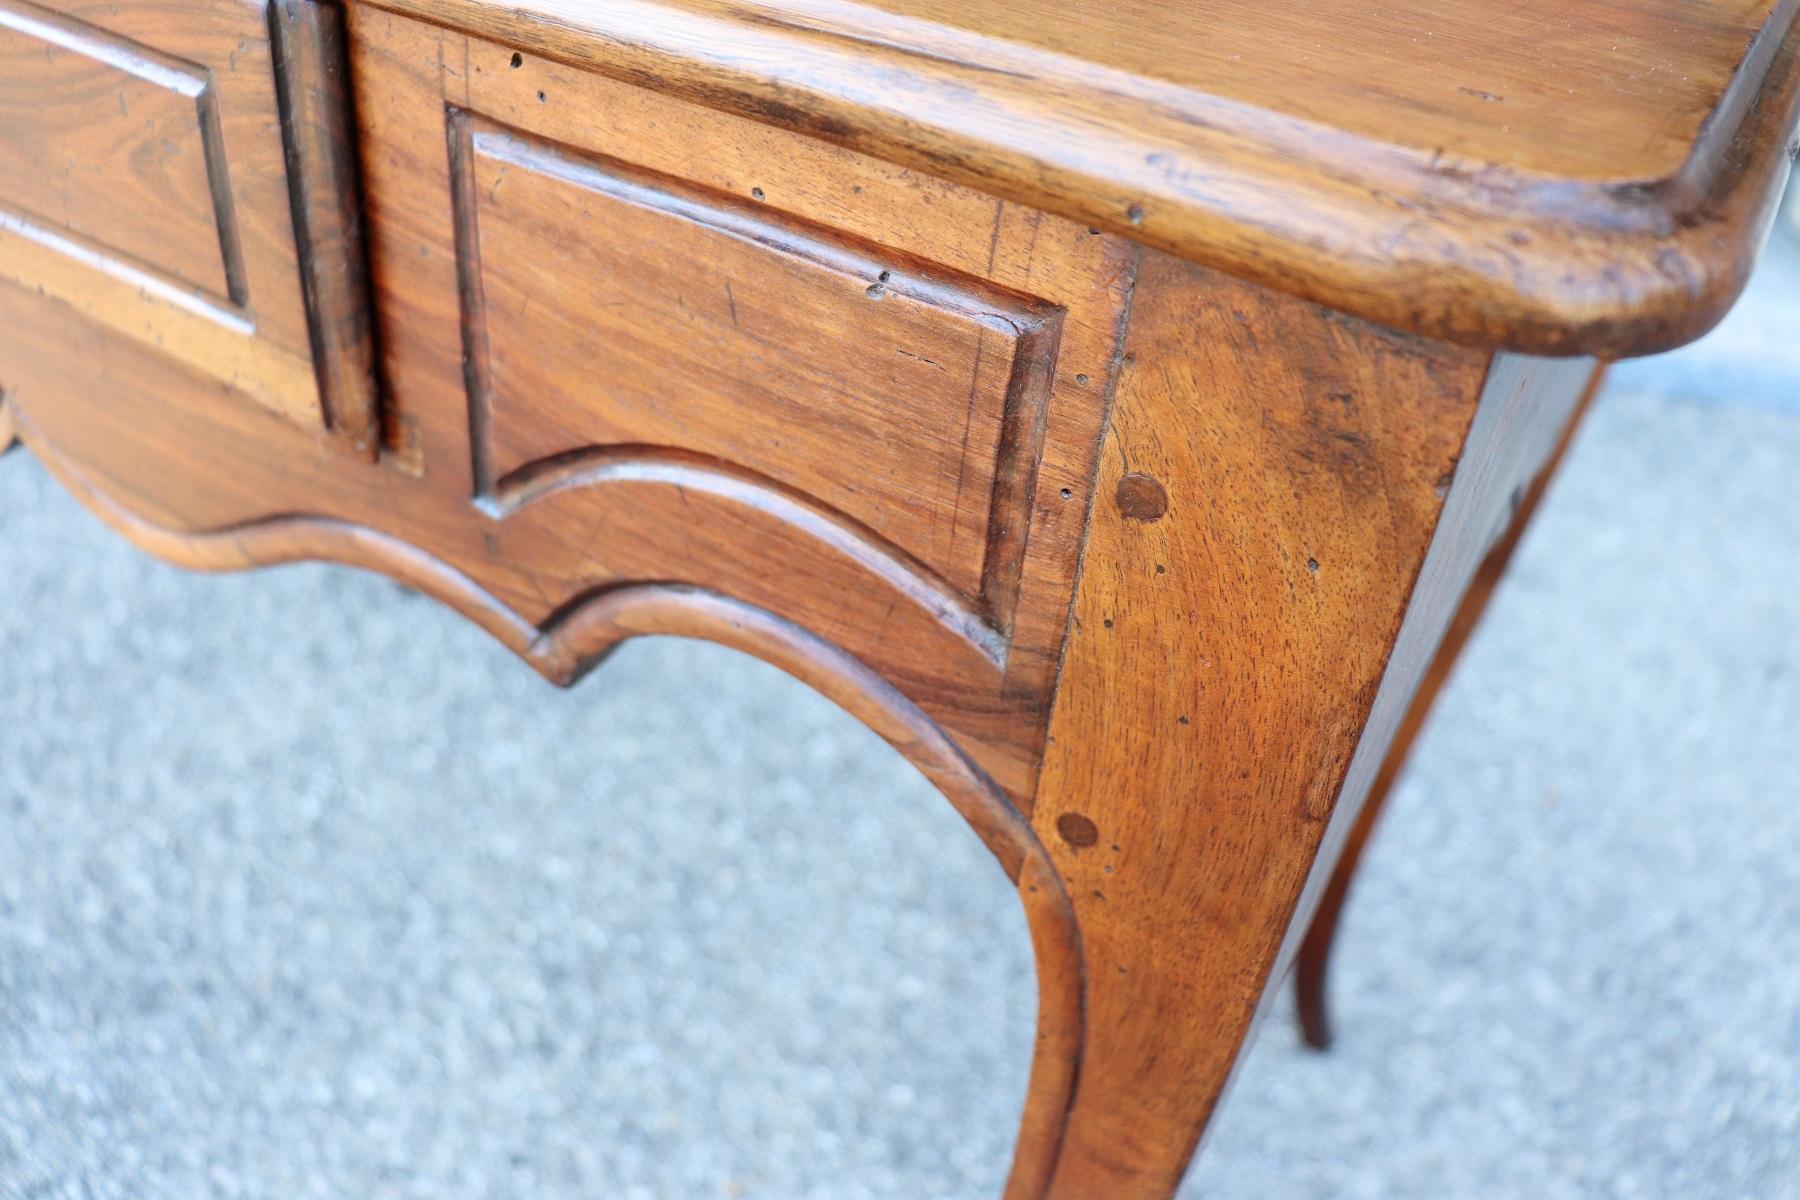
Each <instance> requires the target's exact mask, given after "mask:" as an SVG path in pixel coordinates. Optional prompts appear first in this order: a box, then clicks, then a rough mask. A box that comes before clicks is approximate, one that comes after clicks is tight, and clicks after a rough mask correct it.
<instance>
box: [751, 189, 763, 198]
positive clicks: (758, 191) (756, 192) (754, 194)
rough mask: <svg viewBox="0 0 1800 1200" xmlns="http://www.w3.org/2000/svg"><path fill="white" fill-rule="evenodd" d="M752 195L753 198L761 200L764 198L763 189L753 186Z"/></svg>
mask: <svg viewBox="0 0 1800 1200" xmlns="http://www.w3.org/2000/svg"><path fill="white" fill-rule="evenodd" d="M750 196H751V198H752V199H755V200H761V199H762V198H763V190H762V189H761V188H751V189H750Z"/></svg>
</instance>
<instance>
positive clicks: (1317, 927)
mask: <svg viewBox="0 0 1800 1200" xmlns="http://www.w3.org/2000/svg"><path fill="white" fill-rule="evenodd" d="M1604 377H1605V371H1604V370H1600V371H1596V372H1595V373H1594V376H1593V378H1592V379H1590V380H1589V381H1588V386H1587V392H1586V394H1585V395H1584V396H1583V397H1582V400H1581V403H1580V404H1578V405H1577V406H1576V409H1575V413H1574V415H1573V416H1572V417H1571V418H1570V420H1569V423H1568V426H1567V427H1566V428H1565V429H1564V430H1563V435H1562V440H1561V441H1560V442H1558V443H1557V446H1556V450H1555V451H1554V452H1553V453H1552V454H1551V456H1550V460H1549V461H1548V462H1547V463H1545V464H1544V468H1543V470H1541V471H1539V472H1538V475H1537V478H1536V479H1534V480H1532V481H1531V486H1530V487H1529V488H1527V489H1526V490H1525V493H1524V495H1523V496H1522V497H1520V499H1519V500H1518V502H1517V503H1516V505H1515V506H1514V511H1513V514H1512V518H1511V521H1510V522H1509V524H1508V525H1507V529H1506V533H1505V535H1504V536H1503V537H1501V539H1500V540H1499V541H1498V542H1496V543H1494V547H1493V549H1491V550H1489V551H1488V553H1487V557H1486V558H1484V559H1483V560H1482V562H1481V569H1480V570H1478V571H1477V572H1476V573H1475V578H1474V579H1473V580H1472V581H1471V582H1470V584H1469V588H1468V590H1467V591H1466V592H1464V593H1463V598H1462V603H1461V604H1460V605H1458V606H1457V609H1456V615H1455V616H1454V617H1452V618H1451V620H1450V628H1449V629H1447V630H1446V631H1445V632H1444V638H1443V641H1442V642H1441V643H1439V645H1438V649H1437V654H1436V655H1435V656H1434V657H1433V658H1432V660H1431V666H1430V667H1428V668H1426V671H1425V678H1424V679H1423V680H1422V681H1420V683H1419V689H1418V691H1417V692H1415V693H1414V694H1413V699H1412V704H1411V705H1409V706H1408V707H1407V710H1406V716H1405V717H1403V718H1401V721H1400V728H1399V729H1398V730H1397V731H1396V732H1395V734H1394V740H1393V743H1392V744H1391V745H1390V746H1389V747H1388V751H1387V754H1386V756H1385V757H1383V758H1382V760H1381V769H1380V770H1379V771H1377V772H1376V773H1375V781H1374V783H1372V784H1371V785H1370V787H1369V796H1368V799H1367V800H1365V801H1364V802H1363V807H1362V811H1361V812H1359V813H1357V815H1356V823H1355V824H1354V825H1353V826H1352V827H1351V829H1350V836H1349V837H1348V838H1346V839H1345V841H1344V849H1343V853H1342V854H1341V855H1339V857H1338V860H1337V865H1336V867H1335V868H1334V869H1333V870H1332V873H1331V878H1330V881H1329V882H1328V883H1327V884H1326V885H1325V890H1324V892H1323V893H1321V894H1320V896H1319V905H1318V908H1317V909H1315V910H1314V912H1313V917H1312V923H1311V924H1310V925H1308V926H1307V929H1306V937H1305V939H1304V940H1303V941H1302V942H1301V943H1300V953H1299V955H1298V957H1296V959H1295V960H1294V998H1295V1001H1296V1005H1295V1007H1296V1012H1297V1015H1298V1017H1299V1022H1300V1035H1301V1037H1302V1038H1303V1039H1304V1040H1305V1042H1306V1044H1307V1045H1309V1046H1311V1047H1312V1048H1313V1049H1315V1050H1326V1049H1329V1048H1330V1046H1331V1039H1332V1028H1331V1011H1330V1006H1329V1004H1328V994H1329V993H1328V992H1327V985H1328V984H1329V982H1330V976H1329V969H1330V966H1331V951H1332V948H1333V946H1334V945H1336V942H1337V934H1338V919H1339V917H1340V916H1341V915H1342V914H1343V909H1344V901H1345V900H1346V899H1347V898H1348V897H1349V895H1350V887H1351V884H1352V883H1353V882H1354V881H1355V878H1356V873H1357V870H1358V868H1359V866H1360V865H1361V863H1362V858H1363V852H1364V851H1365V850H1366V849H1367V848H1368V844H1369V838H1370V836H1371V834H1373V832H1374V829H1375V823H1376V822H1377V821H1378V820H1379V819H1380V817H1381V813H1382V810H1383V809H1384V808H1385V806H1386V804H1387V799H1388V795H1389V794H1390V793H1391V792H1392V791H1393V788H1394V785H1395V783H1396V782H1397V781H1398V780H1399V778H1400V773H1401V772H1402V771H1403V770H1405V768H1406V762H1407V759H1408V757H1409V756H1410V755H1411V754H1412V748H1413V743H1414V742H1415V741H1417V740H1418V737H1419V732H1420V730H1422V729H1423V728H1424V727H1425V722H1426V720H1427V718H1429V717H1430V715H1431V710H1432V708H1433V706H1434V705H1435V704H1436V703H1437V697H1438V693H1439V692H1440V691H1442V690H1443V687H1444V684H1445V682H1446V681H1447V680H1448V679H1449V678H1450V674H1451V672H1452V671H1454V670H1455V669H1456V663H1457V661H1458V659H1460V658H1461V657H1462V651H1463V647H1464V646H1465V645H1466V644H1467V643H1468V640H1469V636H1470V635H1471V634H1472V633H1474V632H1475V628H1476V626H1477V625H1479V624H1480V623H1481V618H1482V615H1483V614H1484V613H1486V612H1487V606H1488V601H1489V600H1491V599H1492V598H1493V595H1494V589H1495V588H1496V587H1498V586H1499V584H1500V580H1501V579H1502V578H1504V577H1505V575H1506V568H1507V566H1508V565H1509V564H1510V563H1511V562H1512V556H1513V552H1514V551H1515V550H1517V549H1518V548H1519V542H1520V540H1521V539H1522V538H1523V537H1524V536H1525V530H1526V529H1527V528H1529V527H1530V525H1531V518H1532V517H1533V516H1534V515H1536V513H1537V508H1538V504H1539V503H1540V502H1541V501H1542V500H1543V498H1544V493H1545V491H1547V490H1548V489H1549V486H1550V481H1551V480H1552V479H1553V478H1555V476H1556V471H1557V468H1558V467H1559V466H1561V464H1562V460H1563V459H1564V457H1566V456H1567V454H1568V450H1569V444H1570V443H1571V442H1572V441H1574V439H1575V432H1576V430H1578V429H1579V428H1580V427H1581V418H1582V416H1583V415H1584V414H1585V413H1586V412H1587V408H1588V405H1589V404H1590V403H1592V401H1593V398H1594V394H1595V392H1596V391H1597V390H1598V389H1599V386H1600V381H1601V380H1602V379H1603V378H1604Z"/></svg>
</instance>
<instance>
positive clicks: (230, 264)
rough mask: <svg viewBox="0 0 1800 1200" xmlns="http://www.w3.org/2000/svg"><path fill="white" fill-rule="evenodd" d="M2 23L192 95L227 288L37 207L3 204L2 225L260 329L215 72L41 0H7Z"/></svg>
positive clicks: (224, 319)
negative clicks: (39, 214) (37, 0)
mask: <svg viewBox="0 0 1800 1200" xmlns="http://www.w3.org/2000/svg"><path fill="white" fill-rule="evenodd" d="M0 27H3V28H6V29H10V30H12V31H13V32H14V33H18V34H22V35H24V36H25V37H29V38H33V39H36V40H37V41H40V42H45V43H47V44H49V45H53V46H57V47H60V48H61V49H63V50H66V51H68V52H70V53H72V54H78V55H80V56H82V57H84V58H88V59H91V60H93V61H94V62H97V63H101V64H102V65H104V66H108V67H111V68H113V69H114V70H116V71H121V72H123V73H125V74H127V75H131V76H132V77H134V78H136V79H140V80H142V81H143V82H145V83H148V84H151V85H152V86H155V87H160V88H163V89H165V90H167V91H172V92H175V93H176V94H177V95H180V96H184V97H186V98H187V99H188V100H189V101H191V102H192V103H193V105H194V109H195V117H196V119H197V121H198V123H199V126H200V146H201V154H202V156H203V158H204V161H205V164H206V180H207V186H208V191H209V192H210V194H211V198H212V218H213V225H214V227H215V228H216V229H217V230H218V235H219V260H220V266H221V268H222V271H223V274H224V279H225V287H226V294H225V295H222V296H221V295H219V294H218V292H217V291H215V290H214V289H213V288H211V287H208V286H205V285H203V284H199V283H196V282H194V281H193V280H191V279H185V278H182V277H181V276H178V275H173V274H170V273H169V272H168V271H165V270H163V269H161V268H158V267H154V266H152V265H150V264H149V263H146V262H143V261H141V260H139V259H138V258H137V257H136V256H134V255H131V254H128V253H126V252H125V251H123V250H120V249H118V248H117V247H114V246H111V245H108V244H107V243H106V242H104V241H103V240H101V239H99V238H94V237H83V236H80V235H77V234H75V233H73V232H72V231H69V230H62V229H56V228H53V227H51V226H49V225H48V224H45V223H43V222H41V221H39V220H37V219H34V218H33V216H32V214H30V213H24V212H17V211H12V210H6V209H0V228H4V229H5V230H6V231H7V232H9V233H14V234H17V235H18V236H20V237H24V238H26V239H28V240H30V241H32V242H35V243H36V244H38V245H39V246H43V247H45V248H47V249H50V250H53V251H55V252H57V253H59V254H62V255H63V256H64V257H67V258H70V259H72V260H73V261H75V262H78V263H80V264H81V265H82V266H84V267H87V268H89V269H90V270H94V271H99V272H102V273H104V274H107V275H110V276H112V277H113V278H115V279H118V280H120V281H122V282H125V283H128V284H132V285H134V286H138V287H143V288H145V289H146V290H147V291H150V292H152V293H154V294H156V295H158V296H161V297H163V298H165V299H167V300H169V301H170V302H172V303H174V304H177V305H179V306H180V307H182V308H184V309H186V310H188V311H190V312H193V313H195V314H197V315H201V316H206V317H209V318H211V319H212V320H214V321H216V322H217V323H218V324H220V325H223V326H225V327H227V328H229V329H232V330H234V331H236V332H239V333H250V332H254V331H255V328H256V321H255V317H254V315H253V314H252V313H251V311H250V282H249V277H248V274H247V270H246V267H245V263H244V250H243V240H242V237H241V236H240V234H239V231H238V222H237V212H236V208H235V204H234V201H233V199H232V191H231V171H230V166H229V164H228V163H227V161H226V157H225V139H224V134H223V130H222V129H221V127H220V123H219V103H218V93H217V90H216V89H215V88H214V86H213V79H212V71H211V70H210V69H209V68H207V67H206V66H205V65H203V64H201V63H195V62H189V61H188V60H186V59H184V58H180V57H178V56H176V55H173V54H169V53H167V52H166V51H163V50H159V49H157V48H156V47H154V46H149V45H145V44H144V43H142V42H139V41H135V40H133V39H131V38H128V37H125V36H124V35H122V34H119V33H115V32H113V31H112V30H110V29H106V28H103V27H102V26H99V25H94V24H92V23H90V22H87V21H83V20H81V19H79V18H77V17H71V16H68V15H66V14H63V13H59V12H55V11H53V10H51V9H47V8H42V7H39V6H38V5H36V4H33V3H31V0H0Z"/></svg>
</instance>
